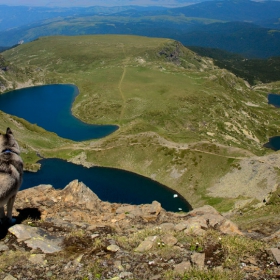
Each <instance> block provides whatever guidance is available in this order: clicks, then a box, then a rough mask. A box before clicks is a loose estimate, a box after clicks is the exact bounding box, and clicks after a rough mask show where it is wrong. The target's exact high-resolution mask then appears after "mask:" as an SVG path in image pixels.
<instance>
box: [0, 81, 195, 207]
mask: <svg viewBox="0 0 280 280" xmlns="http://www.w3.org/2000/svg"><path fill="white" fill-rule="evenodd" d="M78 94H79V91H78V88H77V87H76V86H74V85H65V84H63V85H62V84H58V85H46V86H37V87H30V88H24V89H20V90H15V91H11V92H8V93H5V94H2V95H0V110H2V111H4V112H5V113H8V114H11V115H14V116H17V117H20V118H23V119H25V120H27V121H28V122H30V123H36V124H37V125H38V126H41V127H43V128H44V129H46V130H48V131H52V132H55V133H57V134H58V135H59V136H61V137H63V138H68V139H71V140H74V141H84V140H89V139H94V138H101V137H105V136H107V135H109V134H110V133H112V132H114V131H116V130H117V129H118V127H117V126H115V125H90V124H86V123H84V122H82V121H80V120H78V119H77V118H75V117H74V116H73V115H72V113H71V107H72V104H73V102H74V100H75V97H76V96H77V95H78ZM39 162H40V163H41V169H40V170H39V171H38V172H36V173H32V172H24V177H23V184H22V187H21V189H27V188H31V187H34V186H38V185H40V184H51V185H53V187H54V188H56V189H62V188H64V187H65V186H66V185H67V184H69V183H70V182H71V181H73V180H75V179H78V180H79V181H82V182H83V183H84V184H85V185H87V186H88V187H89V188H90V189H92V191H93V192H95V193H96V194H97V195H98V197H99V198H100V199H101V200H104V201H109V202H118V203H131V204H144V203H151V202H153V201H154V200H157V201H158V202H160V203H161V205H162V207H163V208H164V209H166V210H168V211H174V212H178V211H181V210H182V211H186V212H187V211H189V210H190V209H191V206H190V205H189V204H188V202H187V201H186V200H185V199H184V198H183V197H181V196H180V195H179V194H177V193H176V192H175V191H172V190H171V189H169V188H167V187H165V186H164V185H161V184H159V183H158V182H156V181H153V180H151V179H149V178H146V177H143V176H140V175H137V174H135V173H131V172H128V171H125V170H120V169H113V168H105V167H92V168H86V167H83V166H81V165H75V164H73V163H69V162H67V161H63V160H60V159H43V160H40V161H39ZM174 194H175V196H176V197H174Z"/></svg>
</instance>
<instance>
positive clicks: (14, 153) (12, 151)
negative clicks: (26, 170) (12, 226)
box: [0, 127, 23, 222]
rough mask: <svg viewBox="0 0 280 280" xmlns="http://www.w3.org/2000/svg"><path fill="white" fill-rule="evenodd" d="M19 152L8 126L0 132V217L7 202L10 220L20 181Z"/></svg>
mask: <svg viewBox="0 0 280 280" xmlns="http://www.w3.org/2000/svg"><path fill="white" fill-rule="evenodd" d="M19 153H20V150H19V146H18V143H17V142H16V140H15V138H14V135H13V133H12V131H11V129H10V128H9V127H8V128H7V131H6V134H1V133H0V219H3V218H4V217H5V211H4V206H5V205H6V204H7V217H8V219H9V220H10V222H12V211H13V205H14V202H15V198H16V194H17V192H18V190H19V188H20V185H21V182H22V174H23V162H22V159H21V157H20V155H19Z"/></svg>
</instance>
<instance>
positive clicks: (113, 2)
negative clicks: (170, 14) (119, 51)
mask: <svg viewBox="0 0 280 280" xmlns="http://www.w3.org/2000/svg"><path fill="white" fill-rule="evenodd" d="M188 2H190V0H109V1H106V0H56V1H54V0H0V5H9V6H44V7H56V6H60V7H74V6H77V7H87V6H125V5H139V6H183V5H187V4H188Z"/></svg>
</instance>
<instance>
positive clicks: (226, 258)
mask: <svg viewBox="0 0 280 280" xmlns="http://www.w3.org/2000/svg"><path fill="white" fill-rule="evenodd" d="M15 209H16V210H15V212H14V217H16V219H17V224H16V225H14V226H12V227H9V228H8V226H5V224H3V225H1V230H0V234H1V240H0V251H1V256H0V279H5V280H12V279H83V280H86V279H112V280H113V279H114V280H117V279H151V280H156V279H279V278H280V267H278V263H280V250H278V247H277V246H278V244H279V243H278V241H279V240H280V233H278V232H276V233H274V234H273V235H271V236H261V235H260V234H258V233H256V232H250V233H248V232H242V231H240V230H239V229H238V227H237V226H236V225H235V224H234V223H233V222H231V221H230V220H228V219H226V218H225V217H223V216H222V215H221V214H219V213H218V212H217V211H216V210H215V209H214V208H213V207H211V206H208V205H206V206H204V207H201V208H198V209H194V210H193V211H191V212H189V213H172V212H166V211H165V210H164V209H163V208H162V207H161V205H160V203H158V202H156V201H154V202H153V203H152V204H147V205H138V206H135V205H124V204H117V203H109V202H103V201H101V200H100V199H99V198H98V197H97V196H96V195H95V194H94V193H93V192H92V191H91V190H90V189H89V188H87V187H86V186H85V185H84V184H83V183H79V182H78V181H77V180H76V181H73V182H71V183H70V184H69V185H68V186H66V187H65V188H64V189H63V190H55V189H53V188H52V186H50V185H41V186H38V187H35V188H32V189H28V190H24V191H21V192H19V194H18V196H17V199H16V205H15Z"/></svg>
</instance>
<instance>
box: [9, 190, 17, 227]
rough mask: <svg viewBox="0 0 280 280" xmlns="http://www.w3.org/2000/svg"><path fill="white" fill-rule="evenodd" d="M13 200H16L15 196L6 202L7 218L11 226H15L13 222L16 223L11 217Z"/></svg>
mask: <svg viewBox="0 0 280 280" xmlns="http://www.w3.org/2000/svg"><path fill="white" fill-rule="evenodd" d="M15 199H16V196H15V195H14V196H12V197H11V198H10V199H9V200H8V203H7V217H8V219H9V222H10V223H11V224H15V222H16V219H13V216H12V213H13V207H14V202H15Z"/></svg>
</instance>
